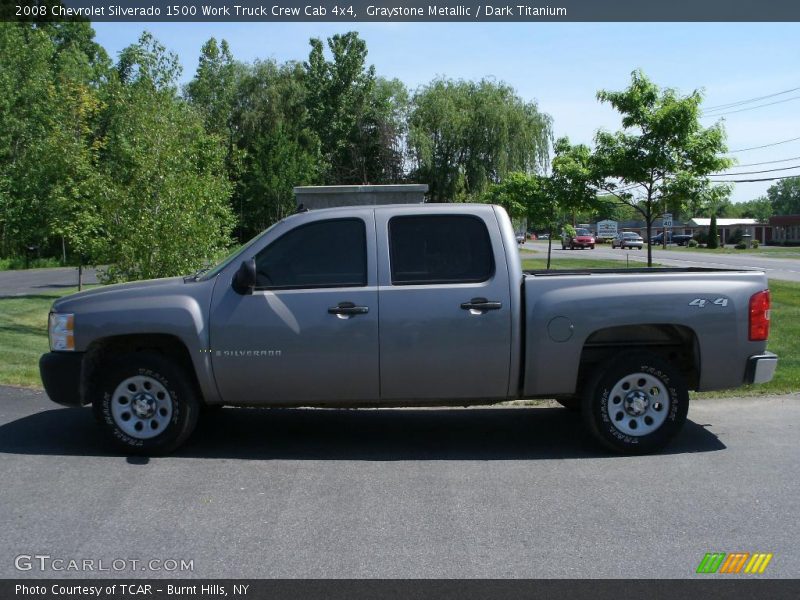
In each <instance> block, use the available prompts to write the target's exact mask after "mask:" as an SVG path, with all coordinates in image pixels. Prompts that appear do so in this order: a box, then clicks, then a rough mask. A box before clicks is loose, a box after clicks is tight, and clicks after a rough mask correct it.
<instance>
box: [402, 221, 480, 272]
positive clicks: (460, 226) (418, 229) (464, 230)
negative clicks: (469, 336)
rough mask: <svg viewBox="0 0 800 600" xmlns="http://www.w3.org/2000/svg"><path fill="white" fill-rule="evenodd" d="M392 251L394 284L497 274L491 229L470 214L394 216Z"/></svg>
mask: <svg viewBox="0 0 800 600" xmlns="http://www.w3.org/2000/svg"><path fill="white" fill-rule="evenodd" d="M389 251H390V259H391V271H392V284H393V285H415V284H434V283H478V282H482V281H487V280H489V279H490V278H491V277H492V276H493V275H494V266H495V265H494V255H493V253H492V244H491V241H490V239H489V232H488V231H487V229H486V225H485V224H484V222H483V221H482V220H481V219H479V218H477V217H473V216H469V215H452V216H450V215H430V216H409V217H393V218H392V219H391V220H390V221H389Z"/></svg>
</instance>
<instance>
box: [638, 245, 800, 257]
mask: <svg viewBox="0 0 800 600" xmlns="http://www.w3.org/2000/svg"><path fill="white" fill-rule="evenodd" d="M653 250H661V251H662V252H663V250H664V248H662V247H661V246H659V245H655V246H653ZM667 250H668V251H673V252H703V253H708V254H757V255H759V256H769V257H771V258H798V259H800V246H759V247H758V248H750V249H749V250H737V249H736V248H734V247H733V246H731V245H728V246H725V247H724V248H715V249H714V250H709V249H708V248H702V247H699V246H698V247H697V248H690V247H689V246H675V245H669V246H667Z"/></svg>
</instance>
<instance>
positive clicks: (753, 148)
mask: <svg viewBox="0 0 800 600" xmlns="http://www.w3.org/2000/svg"><path fill="white" fill-rule="evenodd" d="M797 140H800V137H796V138H791V139H788V140H781V141H780V142H773V143H771V144H764V145H763V146H752V147H750V148H738V149H737V150H728V154H733V153H734V152H745V151H747V150H759V149H760V148H770V147H772V146H780V145H781V144H788V143H789V142H796V141H797Z"/></svg>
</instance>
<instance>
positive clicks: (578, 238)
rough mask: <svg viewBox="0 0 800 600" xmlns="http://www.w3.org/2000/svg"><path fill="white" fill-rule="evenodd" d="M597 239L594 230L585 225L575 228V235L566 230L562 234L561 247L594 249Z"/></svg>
mask: <svg viewBox="0 0 800 600" xmlns="http://www.w3.org/2000/svg"><path fill="white" fill-rule="evenodd" d="M594 244H595V239H594V236H593V235H592V232H591V231H589V230H588V229H584V228H583V227H578V228H577V229H576V230H575V237H571V236H570V235H569V233H567V232H566V231H565V232H564V233H562V234H561V249H562V250H566V249H567V248H569V249H570V250H575V248H591V249H592V250H594Z"/></svg>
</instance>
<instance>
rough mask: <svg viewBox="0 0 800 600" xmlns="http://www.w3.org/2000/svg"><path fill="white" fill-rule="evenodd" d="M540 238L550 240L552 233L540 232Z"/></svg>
mask: <svg viewBox="0 0 800 600" xmlns="http://www.w3.org/2000/svg"><path fill="white" fill-rule="evenodd" d="M539 239H540V240H549V239H550V234H549V233H540V234H539Z"/></svg>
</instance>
